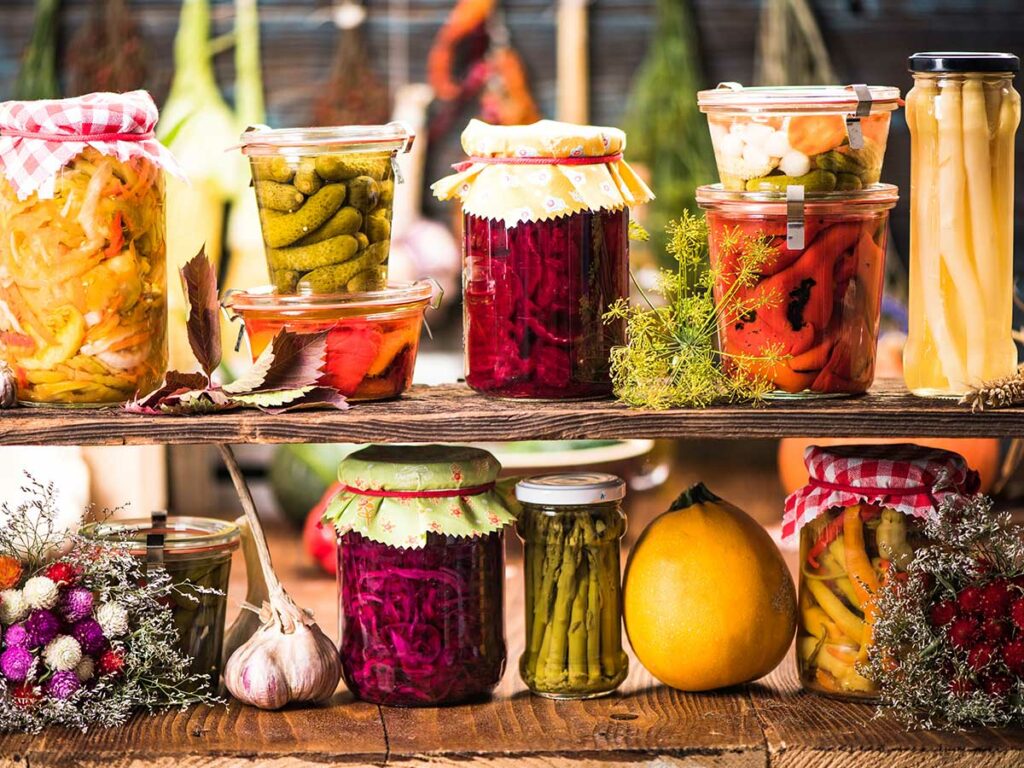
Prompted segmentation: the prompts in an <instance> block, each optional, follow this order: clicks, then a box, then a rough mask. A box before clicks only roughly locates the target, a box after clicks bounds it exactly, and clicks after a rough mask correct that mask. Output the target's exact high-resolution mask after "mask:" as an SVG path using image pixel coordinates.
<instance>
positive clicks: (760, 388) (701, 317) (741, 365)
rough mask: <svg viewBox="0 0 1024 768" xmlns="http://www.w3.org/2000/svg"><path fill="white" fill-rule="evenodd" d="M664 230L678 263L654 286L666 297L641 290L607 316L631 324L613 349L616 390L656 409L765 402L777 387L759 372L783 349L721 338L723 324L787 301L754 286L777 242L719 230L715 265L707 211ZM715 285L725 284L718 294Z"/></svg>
mask: <svg viewBox="0 0 1024 768" xmlns="http://www.w3.org/2000/svg"><path fill="white" fill-rule="evenodd" d="M666 234H667V235H668V244H667V246H666V248H667V251H668V253H669V255H670V256H671V257H672V258H673V259H674V260H675V263H676V268H675V269H674V270H670V269H662V270H661V271H660V272H659V275H658V281H657V286H656V287H655V289H654V291H655V293H657V294H658V295H659V296H660V299H661V301H658V302H657V303H656V302H654V301H652V300H651V298H650V297H649V296H648V295H647V294H646V293H644V291H643V290H642V289H640V293H641V295H642V297H643V305H641V306H630V305H629V302H627V301H625V300H621V299H620V300H619V301H618V302H616V303H615V304H613V305H612V306H611V307H610V308H609V310H608V312H607V313H606V314H605V322H611V321H615V320H621V321H623V322H624V323H625V326H626V344H625V346H619V347H614V348H613V349H612V351H611V376H612V382H613V384H614V387H615V395H616V396H617V397H618V398H619V400H620V401H622V402H623V403H625V404H627V405H630V406H633V407H638V408H653V409H665V408H673V407H695V408H703V407H706V406H708V405H712V404H715V403H733V402H745V401H752V402H755V403H756V402H760V401H762V400H763V398H764V396H765V394H767V393H768V392H770V391H771V390H772V389H773V385H772V383H771V382H770V381H769V380H768V379H767V378H766V377H764V376H762V375H760V374H758V373H757V371H758V370H761V369H763V368H764V367H767V366H771V365H774V364H775V363H777V362H779V361H780V360H781V359H782V350H781V348H778V347H775V346H772V347H770V348H768V349H764V350H762V351H761V354H760V355H756V356H755V355H736V354H729V353H726V352H724V351H722V350H721V349H719V346H718V344H717V338H718V329H719V327H720V326H721V325H723V324H728V323H736V322H740V321H741V318H743V317H745V316H748V315H750V314H751V313H754V312H757V311H758V310H760V309H763V308H765V307H768V306H775V305H777V304H778V302H780V301H781V297H779V296H776V295H771V294H761V295H752V293H751V291H750V289H752V288H753V287H754V286H756V285H757V283H758V282H759V280H760V279H761V275H762V273H763V271H764V269H765V267H766V266H767V265H768V264H769V263H770V262H771V261H772V260H773V259H774V258H775V255H776V254H775V250H774V248H773V247H772V246H771V244H770V243H769V242H768V240H767V239H765V238H757V237H751V236H749V235H746V234H744V233H742V232H741V231H740V230H739V229H733V230H724V231H723V232H721V233H718V236H719V237H720V240H719V243H718V244H719V248H720V253H719V256H720V258H718V259H716V264H715V265H714V266H711V265H709V259H708V225H707V221H706V219H705V218H704V216H701V215H694V214H692V213H690V212H689V211H684V212H683V215H682V217H681V218H679V219H677V220H675V221H672V222H670V223H669V224H668V227H667V228H666ZM716 285H718V286H721V287H722V290H721V291H720V293H719V296H718V297H717V300H716V297H715V286H716Z"/></svg>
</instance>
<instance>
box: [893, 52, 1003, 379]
mask: <svg viewBox="0 0 1024 768" xmlns="http://www.w3.org/2000/svg"><path fill="white" fill-rule="evenodd" d="M910 70H911V71H912V72H913V74H914V87H913V89H912V90H911V91H910V93H908V94H907V125H908V126H909V128H910V138H911V143H910V166H911V182H910V184H911V187H910V189H911V196H910V205H911V211H910V212H911V215H910V307H909V310H910V317H909V332H908V336H907V344H906V348H905V349H904V353H903V376H904V378H905V379H906V383H907V388H908V389H909V390H910V391H911V392H913V393H914V394H916V395H922V396H926V397H958V396H960V395H962V394H963V393H964V392H966V391H967V390H968V388H969V387H971V386H977V385H979V384H980V383H982V382H985V381H991V380H993V379H998V378H1001V377H1003V376H1008V375H1010V374H1012V373H1013V372H1014V370H1015V369H1016V367H1017V348H1016V346H1015V344H1014V341H1013V317H1012V316H1013V282H1014V277H1013V275H1014V271H1013V218H1014V213H1013V211H1014V206H1013V200H1014V197H1013V174H1014V160H1013V146H1014V139H1015V136H1016V133H1017V126H1018V124H1019V123H1020V96H1019V94H1018V93H1017V91H1016V90H1014V88H1013V77H1014V74H1016V73H1017V72H1018V71H1019V70H1020V60H1019V59H1018V58H1017V57H1016V56H1014V55H1012V54H1008V53H916V54H914V55H913V56H911V57H910Z"/></svg>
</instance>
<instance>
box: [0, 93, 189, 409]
mask: <svg viewBox="0 0 1024 768" xmlns="http://www.w3.org/2000/svg"><path fill="white" fill-rule="evenodd" d="M156 121H157V110H156V107H155V105H154V104H153V100H152V99H151V98H150V96H149V94H148V93H146V92H144V91H134V92H132V93H125V94H111V93H94V94H90V95H88V96H82V97H80V98H75V99H63V100H59V101H28V102H25V101H8V102H4V103H2V104H0V169H2V171H3V177H4V178H3V181H2V182H0V358H2V359H3V361H4V362H6V363H7V364H8V365H9V366H10V367H11V368H12V369H13V370H14V372H15V374H16V375H17V378H18V397H19V399H20V400H21V401H22V402H25V403H47V404H55V405H104V404H111V403H123V402H125V401H127V400H130V399H131V398H132V397H134V396H135V395H137V394H140V393H143V394H144V393H146V392H149V391H150V390H152V389H155V388H156V387H157V386H158V385H159V384H160V381H161V379H162V378H163V374H164V369H165V368H166V365H167V310H166V294H167V277H166V270H165V262H166V245H165V239H164V229H165V223H164V177H163V171H164V170H165V169H166V170H171V171H174V172H175V173H178V169H177V166H176V164H175V163H174V159H173V157H171V155H170V153H169V152H168V151H167V149H166V148H164V147H163V146H162V145H161V144H160V143H159V142H158V141H157V140H156V139H155V138H153V126H154V125H155V124H156Z"/></svg>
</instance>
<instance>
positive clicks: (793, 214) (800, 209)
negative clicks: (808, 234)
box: [786, 184, 805, 251]
mask: <svg viewBox="0 0 1024 768" xmlns="http://www.w3.org/2000/svg"><path fill="white" fill-rule="evenodd" d="M804 231H805V230H804V185H803V184H790V185H789V186H787V187H786V247H787V248H788V249H789V250H791V251H802V250H803V249H804V239H805V238H804Z"/></svg>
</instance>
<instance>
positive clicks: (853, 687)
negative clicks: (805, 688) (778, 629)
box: [797, 637, 875, 693]
mask: <svg viewBox="0 0 1024 768" xmlns="http://www.w3.org/2000/svg"><path fill="white" fill-rule="evenodd" d="M819 645H820V644H819V643H818V642H817V641H816V640H815V639H814V638H812V637H805V638H803V639H801V640H799V641H798V645H797V653H798V654H800V658H801V659H802V660H803V662H804V664H805V665H806V666H814V667H816V668H817V669H818V670H822V671H824V672H827V673H828V674H829V675H830V676H831V677H832V678H833V679H834V681H835V684H834V686H833V687H832V688H831V690H837V691H860V692H865V693H868V692H872V691H874V690H875V686H874V684H873V683H872V682H871V681H870V680H868V679H867V678H866V677H864V676H863V675H861V674H860V673H859V672H857V670H856V668H855V667H854V665H852V664H846V663H844V662H842V661H840V660H839V659H838V658H836V657H835V656H833V655H832V654H830V653H828V652H827V651H826V648H825V647H821V648H819ZM818 682H819V683H821V684H822V685H823V686H826V687H827V686H828V682H825V681H822V680H821V679H820V678H818Z"/></svg>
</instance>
